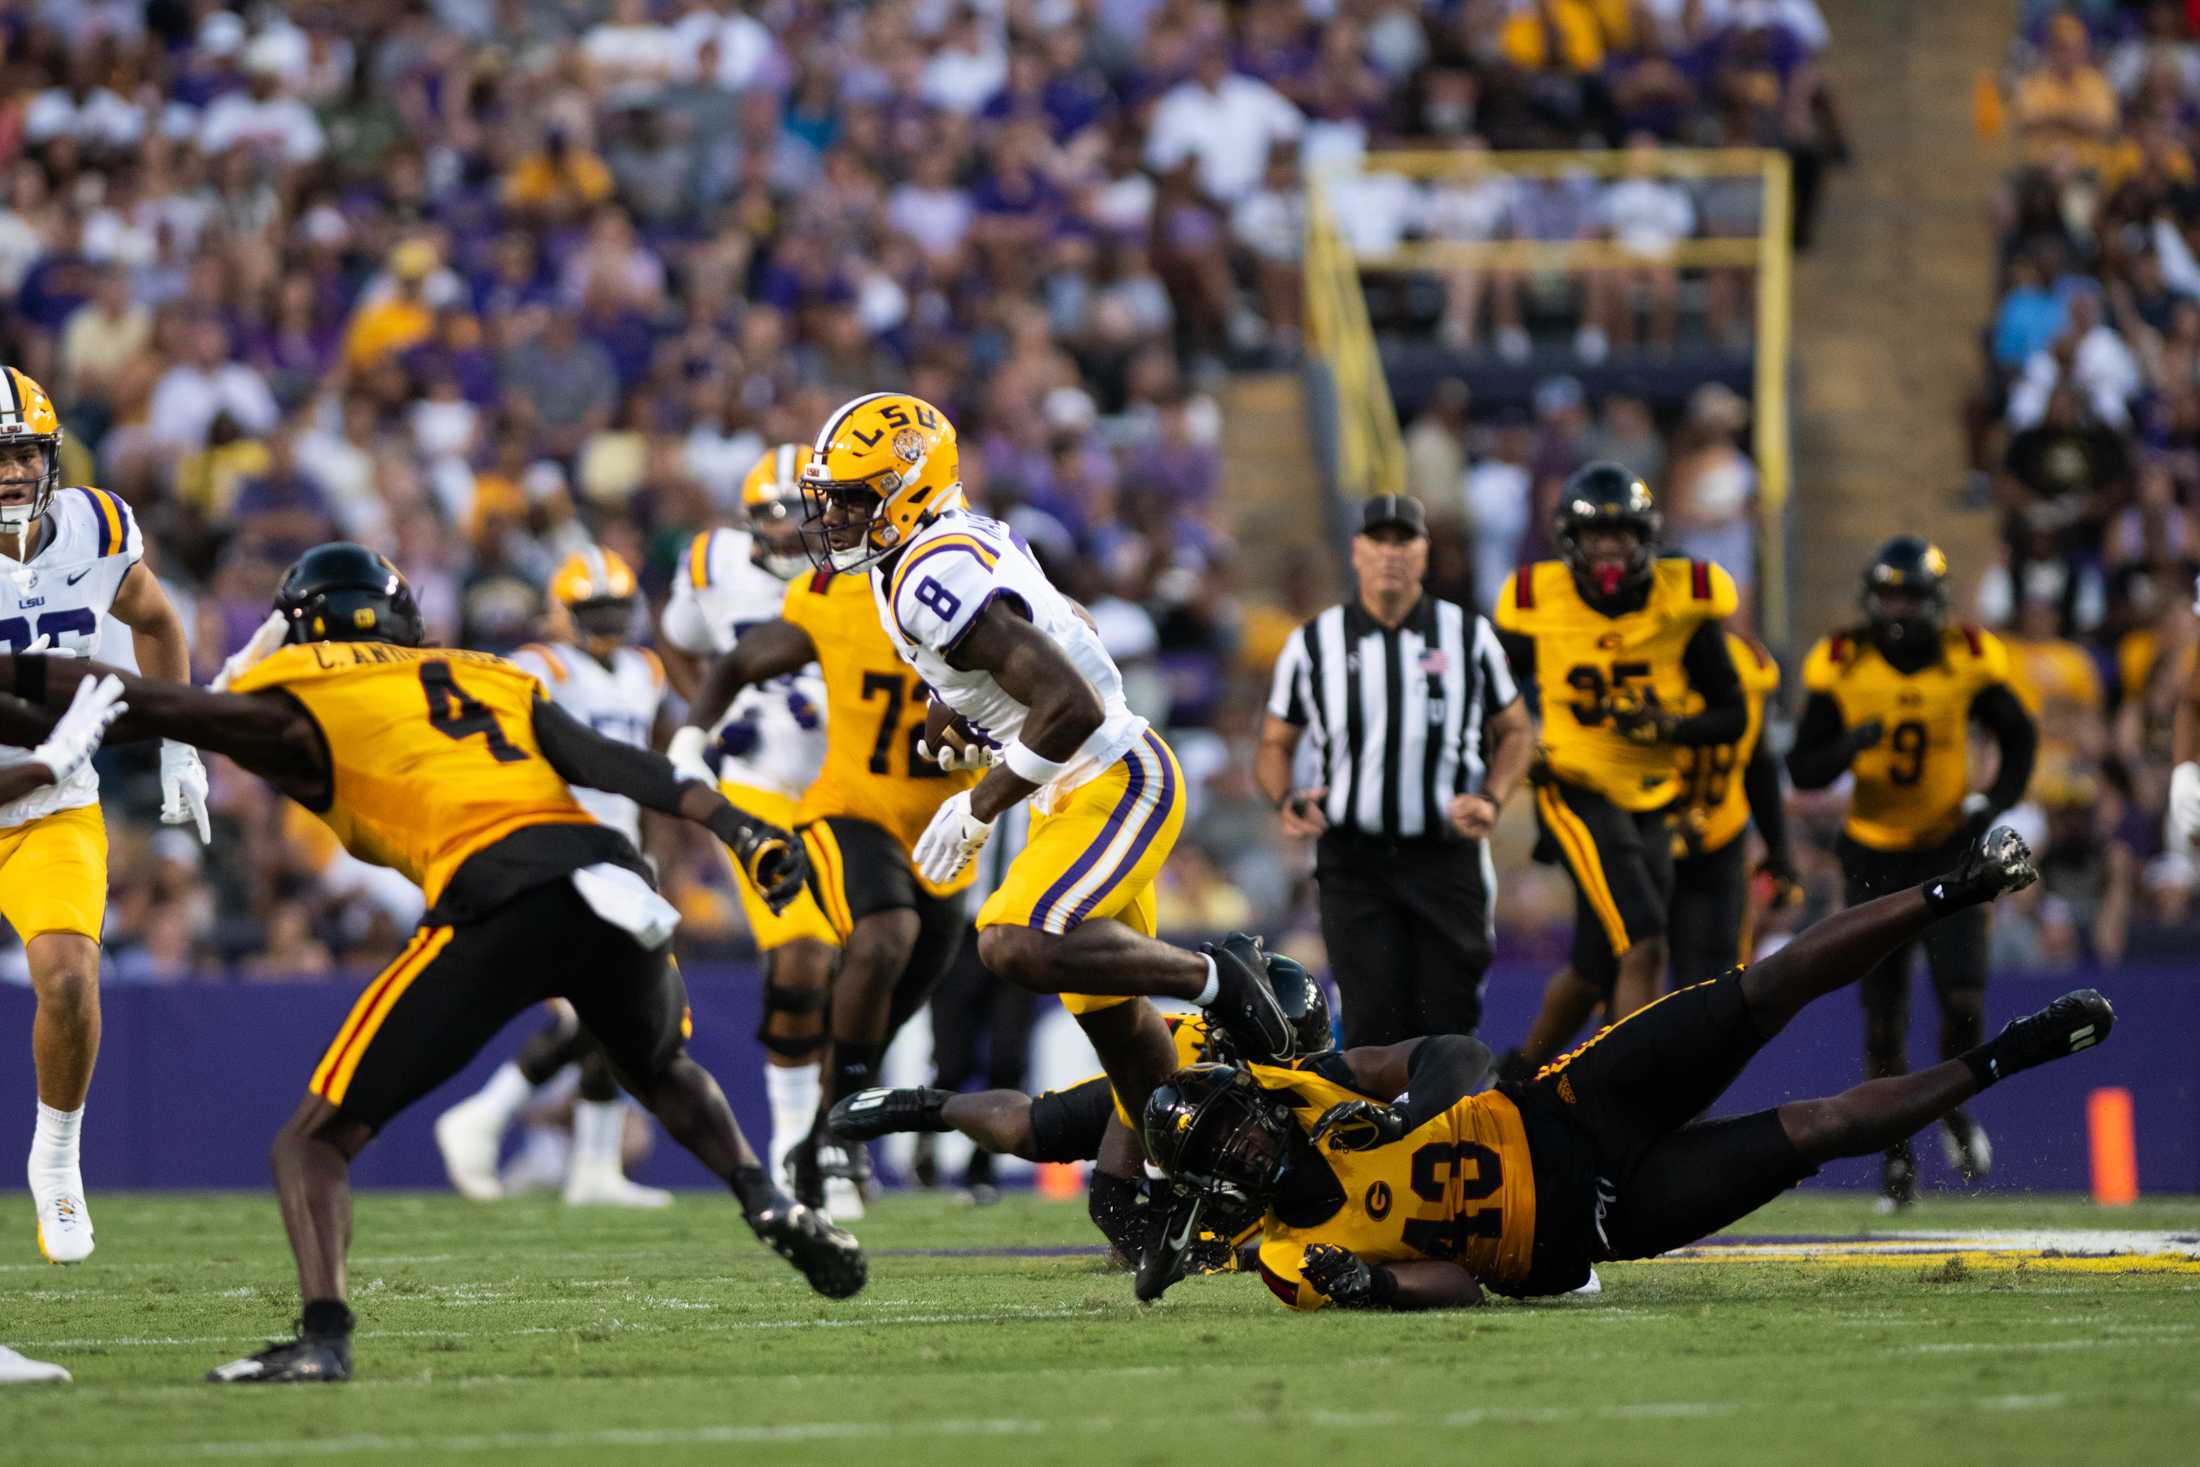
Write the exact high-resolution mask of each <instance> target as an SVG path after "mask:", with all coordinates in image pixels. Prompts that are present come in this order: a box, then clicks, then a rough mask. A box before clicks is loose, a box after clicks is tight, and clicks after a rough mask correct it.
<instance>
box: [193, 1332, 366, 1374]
mask: <svg viewBox="0 0 2200 1467" xmlns="http://www.w3.org/2000/svg"><path fill="white" fill-rule="evenodd" d="M206 1378H207V1380H208V1381H210V1382H211V1383H213V1384H215V1385H302V1384H306V1383H310V1382H329V1381H339V1380H350V1379H351V1336H350V1335H307V1334H301V1335H299V1336H298V1337H297V1338H296V1339H294V1340H271V1341H269V1342H268V1347H267V1348H266V1349H264V1350H262V1351H260V1352H259V1353H258V1354H257V1355H247V1356H245V1357H244V1358H243V1359H242V1360H232V1361H230V1362H229V1363H228V1364H227V1365H223V1366H218V1367H216V1368H215V1369H213V1370H209V1371H208V1372H207V1373H206Z"/></svg>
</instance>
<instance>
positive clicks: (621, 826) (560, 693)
mask: <svg viewBox="0 0 2200 1467" xmlns="http://www.w3.org/2000/svg"><path fill="white" fill-rule="evenodd" d="M639 589H640V588H639V585H638V583H637V582H636V581H635V579H634V571H633V569H632V568H631V567H630V566H628V565H627V563H626V562H625V561H624V560H622V559H621V558H620V557H619V556H617V555H616V554H614V553H612V552H611V551H609V550H603V549H597V548H591V549H587V550H583V551H580V552H579V553H577V554H574V555H570V556H568V557H566V559H565V561H564V563H563V564H561V565H560V566H559V567H558V569H557V571H556V573H555V574H553V575H552V576H551V577H550V605H549V612H548V615H547V617H546V618H545V620H546V622H547V627H546V630H547V632H548V638H549V639H548V640H547V641H543V642H530V643H528V644H527V645H526V646H524V647H521V648H520V649H519V650H518V651H516V652H514V653H513V654H512V656H511V661H513V662H515V663H517V664H518V665H519V666H521V667H524V668H525V669H527V671H529V672H531V673H533V674H534V675H535V676H536V677H537V678H538V679H540V680H541V682H542V685H543V687H544V688H546V689H547V690H548V691H549V694H550V701H551V702H553V703H555V704H557V705H558V706H559V707H560V708H562V709H564V710H565V711H566V712H567V713H570V714H572V715H573V716H574V717H575V718H577V719H579V720H580V721H581V722H582V723H585V724H587V725H588V726H589V727H590V728H592V729H594V730H595V731H596V732H597V733H600V734H602V735H603V736H604V737H606V738H609V739H616V740H617V741H618V742H620V743H622V744H632V745H634V746H635V747H637V748H642V749H650V748H655V747H657V746H658V745H659V744H661V743H662V742H663V739H662V738H660V737H659V734H660V732H661V730H660V728H659V720H660V718H661V717H662V716H663V715H664V711H665V708H664V704H665V669H664V664H663V663H661V662H659V661H658V660H657V655H656V654H655V653H654V652H651V651H650V650H649V649H648V648H646V647H637V646H635V645H634V632H635V630H636V628H637V626H638V625H639V624H640V623H639V620H638V618H639V617H640V615H641V608H640V603H639V601H638V599H637V592H638V591H639ZM573 796H574V798H575V799H577V800H579V801H580V803H581V808H582V809H584V810H586V811H587V812H588V813H589V814H591V815H593V816H595V817H596V819H597V820H599V821H601V822H602V823H603V824H605V825H608V826H610V827H611V828H612V829H613V830H616V831H618V832H619V833H620V834H622V835H624V836H625V837H626V838H627V839H628V840H630V841H632V842H633V843H634V848H635V849H636V850H641V849H642V848H643V845H644V842H643V838H642V812H641V807H640V806H639V805H636V804H635V803H634V802H633V801H632V800H630V799H628V798H626V797H625V796H624V795H616V794H612V793H610V792H608V791H605V790H591V789H578V788H576V789H575V790H574V791H573ZM551 1008H552V1018H551V1021H550V1022H549V1023H548V1024H546V1025H545V1026H544V1027H543V1028H542V1029H541V1030H540V1031H538V1032H537V1033H536V1034H534V1035H533V1036H531V1037H530V1038H529V1039H528V1040H527V1042H526V1043H525V1044H524V1045H523V1046H522V1047H521V1050H520V1053H519V1054H518V1056H517V1057H515V1058H513V1059H510V1060H507V1061H505V1063H504V1064H503V1065H501V1066H499V1067H498V1069H497V1072H496V1073H495V1074H494V1075H492V1076H491V1077H490V1079H489V1083H488V1084H487V1085H485V1086H484V1087H482V1089H481V1090H480V1091H479V1092H477V1093H476V1094H474V1095H471V1096H469V1097H467V1098H466V1099H465V1100H462V1101H460V1102H459V1103H458V1104H457V1105H454V1106H452V1107H451V1108H450V1109H449V1110H447V1111H445V1112H444V1113H443V1114H442V1115H440V1116H438V1117H437V1118H436V1123H435V1140H436V1146H437V1148H438V1149H439V1150H441V1151H442V1153H443V1164H444V1168H445V1170H447V1171H448V1172H449V1173H450V1176H451V1184H452V1185H453V1186H454V1187H456V1188H457V1189H458V1191H459V1192H460V1193H461V1194H462V1195H464V1196H467V1197H471V1198H473V1199H474V1200H476V1201H491V1200H494V1199H496V1198H498V1197H500V1196H502V1195H503V1190H504V1189H503V1186H502V1184H501V1183H500V1182H499V1180H498V1177H497V1150H498V1147H499V1144H500V1143H501V1142H502V1140H503V1138H504V1133H505V1131H506V1130H507V1129H508V1128H509V1127H510V1126H511V1124H512V1122H513V1120H514V1119H516V1118H517V1117H518V1115H519V1112H520V1110H521V1109H522V1107H524V1106H525V1105H526V1103H527V1102H528V1100H529V1099H530V1098H531V1097H532V1096H533V1095H534V1093H535V1091H536V1090H537V1089H539V1088H540V1087H541V1086H543V1085H546V1084H549V1083H551V1082H552V1081H553V1080H554V1079H555V1078H556V1077H557V1075H558V1074H559V1073H560V1072H561V1071H563V1070H564V1069H565V1067H566V1066H567V1065H568V1064H577V1065H578V1066H579V1067H580V1087H579V1091H578V1094H577V1096H576V1098H575V1100H574V1102H573V1149H572V1156H571V1161H570V1163H569V1164H568V1166H567V1167H566V1172H565V1200H566V1202H567V1204H568V1205H570V1206H594V1207H669V1206H671V1204H672V1194H671V1193H670V1192H667V1191H665V1190H664V1189H663V1188H662V1187H644V1186H642V1185H641V1184H639V1183H637V1182H632V1181H629V1180H628V1179H627V1176H626V1173H625V1169H624V1166H623V1153H624V1142H625V1137H626V1118H627V1112H628V1106H627V1103H626V1101H625V1099H624V1098H623V1097H621V1095H620V1094H619V1088H618V1083H617V1082H616V1081H615V1080H613V1079H612V1078H611V1071H610V1067H609V1065H608V1063H607V1062H606V1061H605V1059H604V1057H603V1053H602V1051H601V1050H600V1049H599V1048H598V1047H597V1046H596V1043H595V1041H594V1040H593V1039H592V1038H591V1037H590V1036H589V1035H588V1033H587V1032H586V1031H585V1030H583V1029H582V1028H581V1026H580V1020H579V1018H578V1017H577V1016H576V1015H575V1014H574V1013H573V1009H572V1006H571V1005H570V1004H567V1003H566V1002H565V1001H564V1000H562V999H556V1000H552V1002H551Z"/></svg>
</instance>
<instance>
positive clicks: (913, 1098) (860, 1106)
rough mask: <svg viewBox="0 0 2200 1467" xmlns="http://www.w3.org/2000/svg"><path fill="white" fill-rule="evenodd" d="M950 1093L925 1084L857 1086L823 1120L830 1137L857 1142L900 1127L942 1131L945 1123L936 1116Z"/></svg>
mask: <svg viewBox="0 0 2200 1467" xmlns="http://www.w3.org/2000/svg"><path fill="white" fill-rule="evenodd" d="M954 1093H955V1092H954V1091H952V1090H934V1089H932V1088H930V1087H929V1086H917V1087H915V1088H913V1089H908V1090H887V1089H873V1090H859V1091H857V1092H856V1093H855V1094H853V1095H850V1096H848V1097H846V1098H845V1099H843V1100H841V1101H840V1102H839V1103H837V1104H836V1105H834V1106H833V1108H832V1110H831V1111H830V1112H829V1113H828V1114H827V1115H826V1117H825V1124H826V1127H827V1128H828V1129H829V1130H830V1131H831V1132H832V1133H833V1139H834V1140H836V1141H850V1142H854V1143H856V1144H857V1145H861V1144H862V1143H863V1142H865V1141H876V1140H878V1138H879V1137H881V1136H893V1135H897V1134H899V1133H900V1132H903V1131H944V1130H946V1129H947V1123H946V1122H945V1121H943V1120H941V1119H940V1108H941V1107H942V1106H944V1105H946V1104H947V1101H948V1097H950V1096H952V1095H953V1094H954Z"/></svg>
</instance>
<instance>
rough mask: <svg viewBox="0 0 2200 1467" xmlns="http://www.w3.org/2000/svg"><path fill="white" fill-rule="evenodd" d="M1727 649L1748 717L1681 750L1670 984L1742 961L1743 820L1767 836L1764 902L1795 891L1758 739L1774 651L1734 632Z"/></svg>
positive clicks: (1775, 668) (1746, 887)
mask: <svg viewBox="0 0 2200 1467" xmlns="http://www.w3.org/2000/svg"><path fill="white" fill-rule="evenodd" d="M1726 647H1727V651H1728V652H1729V653H1731V654H1732V656H1733V658H1734V671H1735V672H1736V674H1737V675H1739V676H1740V678H1741V682H1742V696H1743V697H1744V698H1745V699H1746V700H1747V704H1748V709H1749V721H1748V723H1746V724H1745V725H1743V728H1742V736H1741V737H1740V738H1738V739H1736V740H1735V741H1734V742H1733V743H1731V744H1702V745H1699V746H1697V747H1695V748H1684V749H1682V750H1681V751H1680V757H1681V784H1682V793H1681V800H1680V804H1679V806H1678V807H1677V808H1676V810H1675V812H1674V820H1673V841H1674V845H1673V900H1672V903H1671V905H1670V906H1668V907H1667V909H1666V940H1667V942H1668V944H1669V945H1670V946H1671V949H1672V954H1673V979H1674V982H1675V983H1693V982H1695V981H1696V980H1697V979H1699V978H1705V977H1708V976H1710V975H1711V974H1713V973H1722V972H1724V971H1726V970H1727V969H1728V968H1731V967H1734V966H1736V965H1737V964H1740V963H1746V962H1748V961H1749V951H1748V940H1749V935H1748V931H1747V928H1748V926H1749V913H1750V901H1751V892H1750V888H1751V885H1752V879H1751V873H1750V871H1749V869H1748V865H1747V856H1748V850H1749V841H1748V838H1747V837H1748V834H1749V827H1750V825H1751V824H1752V823H1754V824H1755V825H1756V827H1757V834H1758V836H1759V838H1760V839H1762V840H1763V841H1764V843H1765V857H1764V862H1763V864H1762V865H1761V866H1760V867H1759V868H1758V872H1757V875H1758V876H1759V877H1762V878H1763V884H1764V885H1765V886H1767V887H1768V888H1769V891H1768V892H1767V899H1768V900H1769V901H1770V902H1771V903H1772V904H1773V905H1785V904H1786V903H1787V902H1788V901H1790V900H1791V899H1792V898H1793V897H1794V896H1796V895H1798V894H1799V893H1798V892H1797V888H1796V885H1795V868H1794V865H1793V864H1792V862H1791V861H1790V860H1789V857H1788V842H1787V812H1786V809H1785V806H1784V804H1783V802H1782V798H1781V793H1780V764H1779V761H1778V760H1777V759H1775V758H1774V757H1773V755H1772V750H1771V748H1770V747H1769V746H1767V744H1766V743H1765V738H1764V732H1765V710H1766V706H1767V705H1768V704H1769V703H1770V702H1771V700H1772V696H1773V694H1775V693H1777V692H1778V691H1779V690H1780V664H1779V663H1777V662H1775V661H1773V660H1772V654H1771V653H1769V652H1767V651H1766V650H1765V649H1764V648H1762V647H1760V646H1758V645H1757V644H1756V643H1755V642H1752V641H1750V640H1749V639H1748V638H1747V637H1743V636H1738V635H1736V634H1735V633H1733V632H1728V633H1727V634H1726Z"/></svg>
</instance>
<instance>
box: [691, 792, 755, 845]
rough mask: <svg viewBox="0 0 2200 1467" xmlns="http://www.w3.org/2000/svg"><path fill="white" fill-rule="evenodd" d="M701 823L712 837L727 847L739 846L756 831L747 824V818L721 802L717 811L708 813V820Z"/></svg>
mask: <svg viewBox="0 0 2200 1467" xmlns="http://www.w3.org/2000/svg"><path fill="white" fill-rule="evenodd" d="M703 823H704V825H705V826H707V827H708V828H709V830H710V833H711V834H712V835H715V836H717V837H718V838H719V839H720V840H721V841H724V842H725V843H726V844H727V845H729V846H739V845H741V844H742V843H744V842H745V841H747V840H748V838H749V837H750V835H751V834H753V833H754V831H755V829H756V827H754V826H753V825H751V824H750V823H749V820H748V817H747V816H745V815H743V814H742V813H741V812H740V811H739V810H737V809H735V808H734V807H733V806H732V805H730V804H727V803H724V802H723V801H721V802H720V804H719V806H718V808H717V809H715V810H713V811H711V812H710V819H708V820H706V821H705V822H703Z"/></svg>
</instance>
